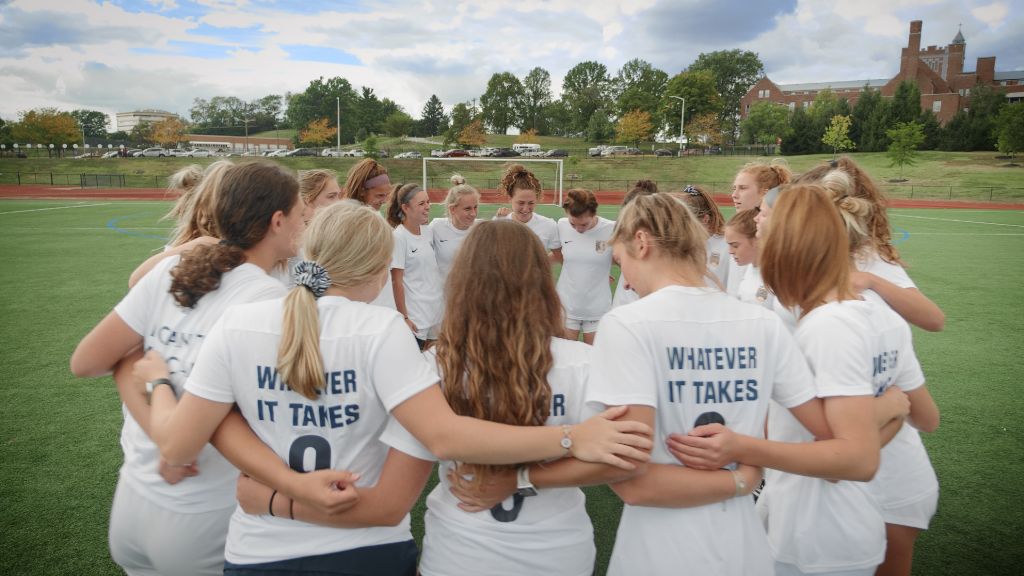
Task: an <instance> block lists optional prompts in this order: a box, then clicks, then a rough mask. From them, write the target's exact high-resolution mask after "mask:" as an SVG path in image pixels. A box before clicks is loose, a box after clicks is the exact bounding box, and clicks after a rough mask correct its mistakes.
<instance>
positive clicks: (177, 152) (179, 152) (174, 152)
mask: <svg viewBox="0 0 1024 576" xmlns="http://www.w3.org/2000/svg"><path fill="white" fill-rule="evenodd" d="M167 155H168V156H170V157H171V158H188V150H185V149H184V148H171V149H170V150H168V151H167Z"/></svg>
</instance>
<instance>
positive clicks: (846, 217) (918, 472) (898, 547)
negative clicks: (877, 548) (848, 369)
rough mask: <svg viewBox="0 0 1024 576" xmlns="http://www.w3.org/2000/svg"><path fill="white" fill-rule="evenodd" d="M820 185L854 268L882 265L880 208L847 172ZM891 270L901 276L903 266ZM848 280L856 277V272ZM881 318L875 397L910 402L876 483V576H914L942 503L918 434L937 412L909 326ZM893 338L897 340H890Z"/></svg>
mask: <svg viewBox="0 0 1024 576" xmlns="http://www.w3.org/2000/svg"><path fill="white" fill-rule="evenodd" d="M821 184H822V186H824V187H825V189H826V190H828V191H829V193H830V194H831V195H832V200H833V202H835V205H836V208H837V209H838V210H839V215H840V216H841V217H842V219H843V223H844V224H845V225H846V230H847V235H848V237H849V240H850V255H851V258H852V261H853V262H854V264H855V265H856V266H857V267H859V266H861V263H862V262H864V261H865V260H866V259H869V258H872V257H874V258H875V260H876V261H877V262H881V259H879V258H877V255H876V253H875V249H874V246H873V244H872V238H871V235H870V232H869V231H870V223H871V221H872V213H873V211H874V210H878V209H879V208H878V207H876V206H875V205H874V204H873V203H872V202H870V201H868V200H866V199H864V198H857V197H854V196H852V193H853V180H852V178H851V177H850V175H849V174H848V173H847V172H846V171H844V170H838V169H837V170H831V171H829V172H827V173H825V174H824V175H823V176H822V179H821ZM889 266H892V268H894V269H896V270H898V271H899V272H903V268H902V267H900V266H896V265H889ZM850 274H851V277H852V276H854V275H856V274H857V269H856V268H854V269H853V270H851V271H850ZM903 275H904V276H905V275H906V273H905V272H904V273H903ZM862 295H863V297H864V299H865V300H869V301H874V302H876V303H878V304H881V305H887V304H886V301H885V300H884V299H882V297H881V296H879V295H878V293H877V292H875V291H873V290H865V291H864V292H863V293H862ZM883 318H886V319H887V320H888V323H887V324H885V326H884V328H883V329H876V331H877V332H878V333H879V335H880V342H879V345H878V346H876V348H877V354H876V355H875V367H874V385H875V395H876V396H880V395H881V394H883V393H884V392H885V391H886V390H887V389H888V388H889V387H891V386H898V387H899V388H900V389H901V390H903V391H904V392H906V394H907V396H908V398H909V399H910V414H909V416H908V418H907V422H906V423H904V424H903V425H902V426H901V427H900V428H899V432H898V433H897V434H896V435H895V437H894V438H893V439H892V441H890V442H889V443H888V444H886V445H885V447H883V448H882V461H881V465H880V466H879V468H878V474H877V475H876V476H875V479H874V481H873V482H874V484H875V486H876V488H877V490H878V493H879V495H880V496H879V501H880V503H881V505H882V517H883V518H884V519H885V532H886V548H885V561H884V562H883V563H882V565H881V566H880V567H879V569H878V572H876V574H877V575H880V576H910V572H911V566H912V564H913V559H914V543H915V542H916V540H917V537H918V535H919V534H920V533H921V531H922V530H926V529H927V528H928V524H929V523H930V522H931V518H932V516H934V515H935V510H936V508H937V507H938V501H939V482H938V479H937V478H936V476H935V470H934V469H933V468H932V465H931V461H930V459H929V458H928V452H927V451H926V450H925V447H924V444H923V443H922V442H921V435H920V434H919V433H918V430H923V431H925V432H934V431H935V429H936V428H937V427H938V425H939V409H938V407H937V406H936V405H935V401H934V400H933V399H932V396H931V394H930V393H929V392H928V388H927V387H926V386H925V384H924V375H923V374H922V373H921V368H920V366H919V365H918V362H917V357H916V356H915V354H914V348H913V345H912V343H911V340H910V336H909V334H910V331H909V328H908V327H907V326H906V321H904V320H902V319H899V317H898V316H897V315H896V314H889V315H887V316H883ZM894 318H895V320H894ZM890 333H892V334H893V335H891V336H888V337H887V335H889V334H890Z"/></svg>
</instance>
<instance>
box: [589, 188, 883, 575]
mask: <svg viewBox="0 0 1024 576" xmlns="http://www.w3.org/2000/svg"><path fill="white" fill-rule="evenodd" d="M705 236H706V234H705V232H704V230H703V227H702V226H701V224H700V223H699V222H698V221H697V219H696V218H695V217H694V215H693V214H692V213H691V211H690V210H688V209H687V208H686V207H685V206H684V205H683V204H682V202H681V201H679V200H677V199H676V198H674V197H673V196H671V195H667V194H654V195H651V196H640V197H638V198H636V199H634V200H633V201H632V202H631V203H630V204H628V205H627V206H625V207H624V208H623V209H622V211H621V212H620V213H619V219H618V221H617V223H616V227H615V234H614V235H613V237H612V242H613V247H614V250H615V255H616V257H617V258H618V260H619V263H620V266H622V273H623V275H624V276H625V277H626V278H627V279H628V280H629V282H630V284H631V285H632V286H633V287H634V289H635V290H636V291H637V292H638V293H639V294H640V295H641V296H642V298H641V299H640V300H638V301H637V302H634V303H632V304H629V305H626V306H623V307H620V308H616V309H614V310H612V311H611V312H609V313H608V314H606V315H605V317H604V318H603V319H602V320H601V326H600V328H599V329H598V336H597V339H596V341H595V343H594V353H593V361H592V368H591V374H590V382H589V384H588V393H587V397H588V399H589V400H591V401H594V402H598V403H600V404H602V405H612V406H618V405H627V406H628V407H629V412H628V413H627V415H626V417H627V418H635V419H637V420H638V421H641V422H645V423H649V424H652V425H654V426H655V429H656V437H655V439H656V441H655V448H654V452H653V454H652V458H651V463H650V464H649V465H648V466H647V470H646V472H644V473H642V474H640V475H637V476H635V477H633V478H631V479H629V480H626V481H624V482H619V483H616V484H612V485H611V488H612V490H614V491H615V492H616V493H617V494H618V495H619V496H620V497H621V498H622V500H623V501H624V502H625V503H626V506H625V508H624V510H623V514H622V519H621V521H620V523H619V530H618V533H617V536H616V542H615V549H614V551H613V552H612V558H611V563H610V565H609V574H612V575H617V574H677V573H679V571H680V570H681V567H685V570H686V571H688V572H692V573H694V574H726V575H737V576H738V575H741V574H742V575H751V574H772V573H773V560H772V556H771V551H770V549H769V544H768V540H767V537H766V535H765V533H764V528H763V526H762V524H761V521H760V519H759V518H758V516H757V514H756V512H755V510H754V502H753V499H752V498H749V497H746V496H748V495H749V494H750V492H751V490H753V489H754V488H755V487H756V486H757V485H758V483H759V482H760V480H761V471H760V469H758V468H754V467H751V466H746V465H741V466H738V467H735V466H729V469H726V470H718V469H716V470H711V471H705V470H696V469H694V468H690V467H685V466H680V465H679V463H678V462H677V461H676V459H675V458H674V457H673V455H672V454H671V453H670V452H669V450H668V445H667V444H666V442H665V441H666V438H667V437H668V436H669V434H671V433H674V432H684V431H689V430H691V429H693V428H695V427H698V426H701V425H702V424H705V423H708V422H724V423H726V424H728V425H729V426H734V427H737V428H742V429H743V430H746V433H747V434H751V435H755V436H763V434H764V423H765V416H766V413H767V411H768V405H769V400H770V399H774V400H775V401H777V402H779V403H781V404H782V405H783V406H786V407H788V408H790V410H792V411H793V414H794V415H796V416H798V417H799V419H800V421H801V422H803V423H804V424H805V425H806V426H808V427H809V428H810V429H812V430H815V431H816V433H817V434H819V435H821V436H827V434H828V429H827V426H826V425H825V418H824V412H823V409H822V404H821V402H820V401H818V400H817V399H815V397H814V388H813V384H812V377H811V373H810V371H809V369H808V367H807V364H806V363H805V362H804V360H803V357H802V356H801V354H800V351H799V349H798V348H797V345H796V342H795V341H794V340H793V337H792V336H791V335H790V334H789V332H788V331H787V330H786V328H785V327H784V326H783V325H782V323H781V322H780V321H779V319H778V318H777V317H776V316H775V315H773V314H772V313H771V312H769V311H768V310H765V309H764V308H762V307H760V306H754V305H752V304H748V303H743V302H736V301H735V300H734V299H733V298H731V297H729V296H728V295H727V294H725V293H724V292H722V291H721V290H719V289H718V288H712V287H708V286H707V284H706V281H705V278H706V274H707V260H706V256H705V253H704V250H705ZM684 433H685V432H684ZM876 450H877V448H876Z"/></svg>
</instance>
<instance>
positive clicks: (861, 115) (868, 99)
mask: <svg viewBox="0 0 1024 576" xmlns="http://www.w3.org/2000/svg"><path fill="white" fill-rule="evenodd" d="M881 100H882V94H881V92H879V91H878V90H874V89H872V88H871V87H870V86H868V85H867V84H865V85H864V88H862V89H861V91H860V94H858V95H857V103H856V104H854V105H853V110H852V111H851V114H850V116H851V117H850V119H851V120H852V122H850V140H853V141H854V142H855V143H856V144H857V149H858V150H866V148H865V145H864V144H865V143H864V130H865V128H866V127H867V123H868V118H869V117H870V116H871V113H872V112H873V111H874V110H875V107H877V106H878V103H879V102H880V101H881Z"/></svg>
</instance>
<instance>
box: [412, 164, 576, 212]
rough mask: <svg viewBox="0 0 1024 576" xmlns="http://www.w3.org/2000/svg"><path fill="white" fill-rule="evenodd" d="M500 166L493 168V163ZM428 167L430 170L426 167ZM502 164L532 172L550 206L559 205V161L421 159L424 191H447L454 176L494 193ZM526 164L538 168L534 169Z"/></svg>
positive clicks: (562, 168) (479, 188)
mask: <svg viewBox="0 0 1024 576" xmlns="http://www.w3.org/2000/svg"><path fill="white" fill-rule="evenodd" d="M495 162H497V163H500V164H498V165H495V164H494V163H495ZM428 163H429V165H430V166H432V168H431V167H429V166H428ZM504 164H523V165H525V166H526V167H527V168H528V169H530V170H531V171H533V173H534V175H535V176H536V177H537V179H538V180H540V184H541V187H542V188H543V189H544V192H545V197H547V192H548V191H552V192H553V193H554V194H552V197H551V203H552V204H553V205H555V206H561V205H562V192H563V189H562V182H563V179H564V176H565V170H564V166H563V161H562V159H560V158H543V159H541V158H428V157H426V156H424V157H423V189H424V190H429V189H430V188H448V187H449V186H450V185H451V184H450V183H449V182H448V178H449V177H450V176H451V175H452V173H454V172H458V173H459V174H462V176H464V177H465V178H466V183H467V184H470V185H472V186H474V187H475V188H477V189H478V190H480V191H481V192H484V191H485V190H495V189H497V187H498V182H500V181H501V174H502V170H503V166H502V165H504ZM528 164H537V165H538V166H537V167H536V168H532V167H530V166H528Z"/></svg>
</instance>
